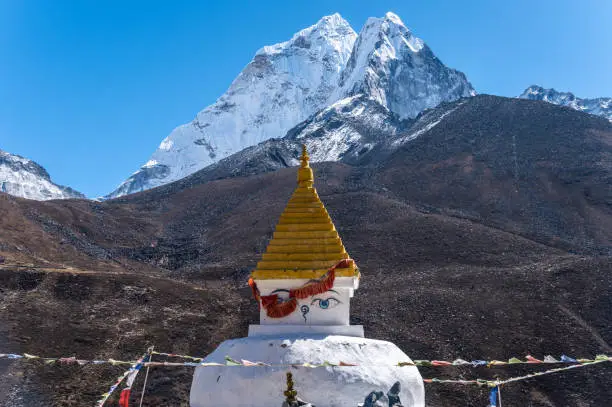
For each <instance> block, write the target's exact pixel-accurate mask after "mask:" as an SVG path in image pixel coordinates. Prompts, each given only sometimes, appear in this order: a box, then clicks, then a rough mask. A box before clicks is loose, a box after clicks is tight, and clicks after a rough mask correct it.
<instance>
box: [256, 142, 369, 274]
mask: <svg viewBox="0 0 612 407" xmlns="http://www.w3.org/2000/svg"><path fill="white" fill-rule="evenodd" d="M300 159H301V164H300V168H299V169H298V176H297V181H298V182H297V183H298V186H297V188H296V189H295V191H294V192H293V195H292V196H291V199H289V203H288V204H287V207H286V208H285V211H284V212H283V214H282V215H281V217H280V221H279V222H278V224H277V225H276V231H275V232H274V235H273V236H272V240H270V243H269V244H268V248H267V250H266V253H265V254H264V255H263V258H262V260H261V261H260V262H259V263H257V268H256V269H255V270H253V272H252V274H251V277H252V278H253V279H256V280H267V279H303V278H306V279H312V278H319V277H321V276H322V275H323V274H325V273H326V272H327V271H328V270H329V268H330V267H332V266H334V265H336V264H337V263H338V262H339V261H341V260H343V259H348V258H349V255H348V254H347V253H346V250H345V249H344V245H343V244H342V240H340V236H338V232H337V231H336V228H335V227H334V224H333V222H332V220H331V218H330V217H329V214H328V213H327V210H326V209H325V206H323V203H322V202H321V200H320V199H319V195H318V194H317V190H316V189H315V188H314V186H313V184H314V176H313V173H312V168H310V165H309V164H308V160H309V159H310V157H309V156H308V152H307V151H306V146H305V145H304V146H302V156H301V157H300ZM357 275H358V270H357V268H356V266H355V263H354V262H351V266H350V267H349V268H337V269H336V277H354V276H357Z"/></svg>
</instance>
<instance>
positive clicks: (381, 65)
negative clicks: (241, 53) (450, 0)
mask: <svg viewBox="0 0 612 407" xmlns="http://www.w3.org/2000/svg"><path fill="white" fill-rule="evenodd" d="M356 40H357V41H356ZM474 94H475V92H474V89H473V88H472V86H471V84H470V83H469V82H468V80H467V79H466V77H465V75H464V74H462V73H460V72H458V71H456V70H453V69H450V68H447V67H445V66H444V65H443V64H442V63H441V62H440V60H439V59H438V58H436V57H435V55H434V54H433V53H432V52H431V50H430V49H429V48H428V47H427V46H426V45H425V44H424V43H423V41H422V40H420V39H419V38H416V37H415V36H414V35H412V33H411V32H410V30H408V28H406V27H405V26H404V24H403V23H402V21H401V20H400V19H399V17H397V16H396V15H394V14H393V13H387V14H386V16H385V17H383V18H370V19H369V20H368V21H367V23H366V25H365V26H364V28H363V30H362V31H361V33H360V34H359V37H357V35H356V34H355V32H354V31H353V29H352V28H351V27H350V26H349V24H348V23H347V22H346V21H345V20H344V19H342V17H340V15H338V14H334V15H332V16H327V17H324V18H322V19H321V20H320V21H319V22H318V23H317V24H315V25H314V26H312V27H309V28H306V29H304V30H302V31H300V32H298V33H297V34H295V35H294V36H293V38H292V39H291V40H289V41H287V42H284V43H281V44H277V45H273V46H267V47H263V48H262V49H261V50H259V51H258V52H257V54H256V55H255V57H254V59H253V60H252V61H251V62H250V63H249V64H248V65H247V67H246V68H245V69H244V70H243V71H242V72H241V73H240V75H238V77H237V78H236V79H235V80H234V82H233V83H232V85H231V86H230V88H229V89H228V91H227V92H226V93H225V94H224V95H222V96H221V97H220V98H219V100H217V102H216V103H215V104H213V105H211V106H209V107H207V108H206V109H204V110H203V111H201V112H200V113H198V115H197V117H196V118H195V119H194V120H193V121H192V122H191V123H189V124H186V125H183V126H179V127H178V128H176V129H175V130H174V131H173V132H172V133H171V134H170V135H169V136H168V137H167V138H166V139H165V140H164V141H163V142H162V143H161V145H160V146H159V148H158V149H157V151H155V153H154V154H153V155H152V156H151V159H150V160H149V161H148V162H147V163H146V164H145V165H144V166H143V167H142V168H141V169H140V170H138V171H137V172H136V173H134V174H133V175H132V176H131V177H130V178H128V179H127V180H126V181H125V182H124V183H123V184H121V185H120V186H119V187H118V188H117V189H116V190H115V191H113V192H112V193H111V194H109V195H108V198H114V197H118V196H122V195H126V194H130V193H134V192H139V191H142V190H146V189H149V188H153V187H156V186H159V185H163V184H167V183H169V182H172V181H176V180H178V179H180V178H183V177H185V176H187V175H189V174H192V173H194V172H196V171H197V170H199V169H202V168H204V167H206V166H207V165H210V164H213V163H215V162H217V161H219V160H221V159H223V158H225V157H227V156H229V155H231V154H233V153H236V152H238V151H240V150H242V149H244V148H247V147H249V146H253V145H255V144H257V143H260V142H262V141H265V140H267V139H270V138H279V137H283V136H285V134H286V132H287V131H288V130H290V129H291V128H292V127H294V126H296V125H298V124H299V123H300V122H302V121H303V120H305V119H307V118H309V116H311V115H312V114H315V113H317V112H320V111H321V110H322V109H324V110H325V109H329V108H332V109H336V108H338V107H339V106H344V105H347V104H351V103H353V99H352V98H353V97H360V96H363V97H365V99H371V100H372V102H367V103H368V104H369V105H372V103H374V102H376V103H378V104H379V105H380V106H382V107H383V108H385V109H387V110H388V111H389V112H391V113H393V114H394V115H396V116H397V117H398V118H400V119H406V118H413V117H415V116H416V115H417V114H418V113H419V112H421V111H422V110H423V109H425V108H430V107H434V106H436V105H437V104H439V103H440V102H443V101H452V100H455V99H458V98H460V97H464V96H471V95H474ZM346 98H348V99H347V100H344V101H343V99H346ZM365 99H360V101H361V102H363V103H365ZM338 103H339V104H340V105H338ZM363 103H362V106H363V107H366V106H365V105H363ZM334 104H335V105H334ZM330 105H331V106H330ZM378 111H379V107H374V111H372V114H373V115H374V116H376V115H378V113H379V112H378ZM363 113H364V114H365V116H364V117H363V119H362V122H366V121H367V120H368V116H367V115H368V113H369V109H365V110H363ZM317 114H319V115H320V114H325V111H323V112H320V113H317ZM381 130H383V131H384V130H385V129H381ZM337 135H338V136H339V137H341V134H340V133H337ZM347 137H348V139H346V140H343V139H338V140H334V141H333V142H334V143H335V145H336V147H335V148H334V152H333V153H331V155H330V156H329V157H325V159H334V158H333V157H336V159H337V157H338V154H341V153H344V152H346V151H347V150H348V149H349V148H350V145H351V143H352V141H353V140H352V139H350V135H348V136H347ZM321 151H322V150H321Z"/></svg>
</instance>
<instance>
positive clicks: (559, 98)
mask: <svg viewBox="0 0 612 407" xmlns="http://www.w3.org/2000/svg"><path fill="white" fill-rule="evenodd" d="M519 98H520V99H530V100H542V101H544V102H548V103H553V104H555V105H561V106H567V107H571V108H572V109H575V110H580V111H582V112H585V113H590V114H594V115H596V116H601V117H603V118H606V119H608V120H610V121H611V122H612V98H606V97H601V98H594V99H583V98H579V97H576V96H575V95H574V94H573V93H571V92H558V91H556V90H555V89H552V88H550V89H545V88H543V87H541V86H538V85H531V86H530V87H528V88H527V89H525V91H524V92H523V93H521V95H520V96H519Z"/></svg>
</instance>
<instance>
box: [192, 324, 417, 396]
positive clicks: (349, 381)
mask: <svg viewBox="0 0 612 407" xmlns="http://www.w3.org/2000/svg"><path fill="white" fill-rule="evenodd" d="M226 356H229V357H231V358H232V359H235V360H241V359H246V360H250V361H257V362H264V363H269V364H271V365H273V366H270V367H268V366H264V367H262V366H254V367H245V366H229V367H227V366H219V367H215V366H210V367H198V368H197V369H196V372H195V375H194V379H193V384H192V387H191V407H211V406H232V407H281V405H282V402H283V400H284V396H283V391H285V389H286V380H285V375H286V372H288V371H289V372H291V373H292V374H293V380H294V382H295V390H297V392H298V397H299V398H300V399H302V400H304V401H307V402H309V403H312V404H313V405H314V406H316V407H357V405H358V404H359V403H363V401H364V399H365V398H366V396H367V395H368V394H369V393H370V392H372V391H381V392H383V393H385V394H386V393H387V392H388V390H389V389H390V388H391V386H393V384H394V383H396V382H399V383H400V394H399V397H400V400H401V402H402V405H403V406H404V407H409V406H410V407H423V406H424V405H425V402H424V398H425V392H424V389H423V381H422V379H421V375H420V374H419V371H418V369H417V368H416V367H415V366H404V367H398V366H397V363H398V362H409V361H410V359H409V358H408V356H406V354H404V352H402V351H401V350H400V349H399V348H398V347H397V346H395V345H394V344H393V343H391V342H386V341H379V340H375V339H366V338H359V337H350V336H335V335H329V336H312V337H310V338H303V337H293V338H290V337H288V338H284V339H283V338H274V337H265V336H262V337H249V338H240V339H232V340H228V341H225V342H223V343H222V344H221V345H220V346H219V347H218V348H217V349H216V350H215V351H214V352H213V353H211V354H210V355H209V356H208V357H207V358H206V359H205V362H216V363H224V362H225V357H226ZM325 361H327V362H330V363H332V364H339V363H340V362H344V363H349V364H356V365H358V366H327V367H315V368H311V367H289V366H287V365H291V364H303V363H304V362H311V363H314V364H323V363H324V362H325ZM274 365H285V366H274Z"/></svg>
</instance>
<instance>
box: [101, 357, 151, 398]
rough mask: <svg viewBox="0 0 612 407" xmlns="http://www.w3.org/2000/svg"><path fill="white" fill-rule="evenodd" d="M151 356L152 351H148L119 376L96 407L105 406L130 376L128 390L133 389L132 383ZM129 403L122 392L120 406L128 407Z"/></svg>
mask: <svg viewBox="0 0 612 407" xmlns="http://www.w3.org/2000/svg"><path fill="white" fill-rule="evenodd" d="M149 355H150V351H149V350H147V352H146V353H145V354H144V355H142V357H141V358H140V359H138V360H137V361H136V362H134V363H133V364H132V366H131V367H130V368H129V369H128V370H126V371H125V372H124V373H123V374H122V375H121V376H119V377H118V378H117V381H115V383H114V384H113V385H112V386H111V387H110V389H108V391H107V392H106V393H104V394H103V395H102V397H101V398H100V400H98V402H97V403H96V407H102V406H104V403H106V400H108V398H109V397H110V396H111V394H113V392H114V391H115V389H117V387H119V385H120V384H121V382H122V381H123V380H124V379H125V378H126V377H128V376H129V378H128V389H129V388H131V386H132V383H133V382H134V379H135V378H136V375H137V374H138V371H139V370H140V369H141V368H142V366H143V362H144V360H145V358H146V357H147V356H149ZM130 380H131V381H130ZM127 399H128V400H129V391H128V392H127ZM127 402H128V401H127V400H126V395H124V394H123V392H122V394H121V398H120V400H119V405H120V406H121V407H127ZM121 403H123V404H121Z"/></svg>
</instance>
